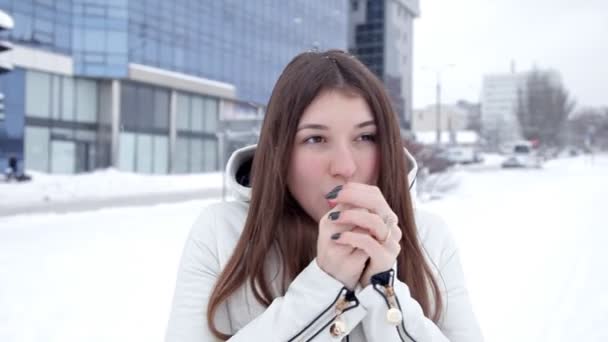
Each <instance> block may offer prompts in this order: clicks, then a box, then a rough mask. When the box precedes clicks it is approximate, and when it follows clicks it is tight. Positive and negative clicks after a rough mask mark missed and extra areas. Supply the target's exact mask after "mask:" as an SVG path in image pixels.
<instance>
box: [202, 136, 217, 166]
mask: <svg viewBox="0 0 608 342" xmlns="http://www.w3.org/2000/svg"><path fill="white" fill-rule="evenodd" d="M204 148H205V149H204V161H205V168H204V171H217V170H218V167H217V141H215V140H205V142H204Z"/></svg>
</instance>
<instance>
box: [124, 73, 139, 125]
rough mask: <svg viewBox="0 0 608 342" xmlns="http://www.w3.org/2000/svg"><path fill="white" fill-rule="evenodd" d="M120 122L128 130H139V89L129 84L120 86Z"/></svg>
mask: <svg viewBox="0 0 608 342" xmlns="http://www.w3.org/2000/svg"><path fill="white" fill-rule="evenodd" d="M120 89H121V91H120V121H121V124H122V126H123V127H124V128H125V129H128V130H136V129H137V127H138V126H137V89H136V88H135V86H133V85H132V84H129V83H123V84H121V86H120Z"/></svg>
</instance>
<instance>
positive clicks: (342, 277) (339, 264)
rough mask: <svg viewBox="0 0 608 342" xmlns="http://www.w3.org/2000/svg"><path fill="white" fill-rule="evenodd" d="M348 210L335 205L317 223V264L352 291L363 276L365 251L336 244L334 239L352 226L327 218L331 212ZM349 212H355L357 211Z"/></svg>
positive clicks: (365, 259)
mask: <svg viewBox="0 0 608 342" xmlns="http://www.w3.org/2000/svg"><path fill="white" fill-rule="evenodd" d="M348 208H350V207H349V206H348V205H337V206H336V207H335V208H334V209H333V210H331V211H330V212H328V213H327V214H326V215H323V217H322V218H321V220H320V221H319V237H318V239H317V263H318V264H319V267H321V269H322V270H323V271H325V272H326V273H327V274H329V275H331V276H332V277H334V278H335V279H337V280H338V281H340V282H341V283H342V284H344V286H346V287H347V288H348V289H350V290H353V289H354V288H355V286H356V285H357V283H358V282H359V279H360V278H361V275H362V274H363V270H364V268H365V262H366V261H367V259H368V258H369V256H368V255H367V254H366V253H365V251H363V250H361V249H356V248H354V247H352V246H351V245H348V244H342V243H340V244H338V243H336V240H335V238H337V237H339V236H340V234H343V232H346V231H350V230H351V229H353V228H354V226H352V225H348V224H337V223H336V221H334V220H332V219H331V218H330V217H329V216H330V214H331V213H333V212H336V211H342V210H347V209H348ZM349 210H353V211H356V210H357V209H349ZM359 210H360V209H359ZM332 237H333V238H332Z"/></svg>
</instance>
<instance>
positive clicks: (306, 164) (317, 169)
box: [292, 153, 325, 190]
mask: <svg viewBox="0 0 608 342" xmlns="http://www.w3.org/2000/svg"><path fill="white" fill-rule="evenodd" d="M292 168H293V169H292V171H293V174H294V176H296V178H294V179H293V180H292V181H293V182H294V185H296V187H298V188H300V189H302V188H303V187H308V186H311V185H315V184H319V182H320V180H321V179H322V178H321V177H322V175H323V173H324V171H325V162H324V161H323V159H322V158H319V155H318V154H316V155H315V153H299V154H297V155H296V156H295V158H294V161H293V163H292ZM309 189H310V188H309ZM310 190H312V189H310Z"/></svg>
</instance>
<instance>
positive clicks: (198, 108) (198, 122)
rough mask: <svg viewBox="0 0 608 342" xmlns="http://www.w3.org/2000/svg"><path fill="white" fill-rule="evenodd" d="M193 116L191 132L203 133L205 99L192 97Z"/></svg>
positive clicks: (191, 113)
mask: <svg viewBox="0 0 608 342" xmlns="http://www.w3.org/2000/svg"><path fill="white" fill-rule="evenodd" d="M190 115H191V120H192V121H191V125H192V126H191V130H192V131H195V132H202V131H203V99H202V98H200V97H198V96H194V97H192V111H191V112H190Z"/></svg>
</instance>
